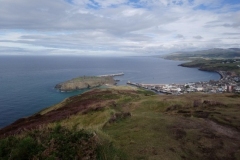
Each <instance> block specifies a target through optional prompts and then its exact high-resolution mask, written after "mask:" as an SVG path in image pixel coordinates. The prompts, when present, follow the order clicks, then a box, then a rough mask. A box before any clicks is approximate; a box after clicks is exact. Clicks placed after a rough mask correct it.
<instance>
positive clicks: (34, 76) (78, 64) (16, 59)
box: [0, 56, 220, 128]
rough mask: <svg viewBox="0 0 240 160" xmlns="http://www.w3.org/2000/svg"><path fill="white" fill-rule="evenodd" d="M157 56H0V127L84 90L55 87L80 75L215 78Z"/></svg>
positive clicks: (186, 79)
mask: <svg viewBox="0 0 240 160" xmlns="http://www.w3.org/2000/svg"><path fill="white" fill-rule="evenodd" d="M181 63H183V62H180V61H172V60H165V59H162V58H158V57H97V56H95V57H94V56H91V57H87V56H0V128H2V127H4V126H7V125H9V124H11V123H13V122H14V121H16V120H17V119H19V118H22V117H27V116H30V115H32V114H34V113H36V112H39V111H40V110H42V109H44V108H46V107H49V106H52V105H54V104H57V103H59V102H61V101H62V100H64V99H65V98H67V97H70V96H73V95H76V94H81V93H83V92H84V91H86V90H80V91H74V92H59V91H58V90H56V89H54V86H55V85H56V84H58V83H60V82H64V81H66V80H70V79H72V78H75V77H79V76H97V75H105V74H114V73H121V72H123V73H124V75H123V76H118V77H115V79H117V80H119V82H118V84H117V85H126V83H127V82H128V81H131V82H136V83H154V84H165V83H166V84H169V83H181V84H182V83H187V82H197V81H209V80H218V79H220V75H219V74H217V73H214V72H205V71H200V70H198V69H197V68H186V67H181V66H178V65H179V64H181Z"/></svg>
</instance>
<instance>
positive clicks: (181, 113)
mask: <svg viewBox="0 0 240 160" xmlns="http://www.w3.org/2000/svg"><path fill="white" fill-rule="evenodd" d="M239 104H240V96H239V95H237V94H214V95H212V94H200V93H196V94H184V95H180V96H170V95H156V94H154V93H153V92H150V91H145V90H140V89H137V88H134V87H130V86H129V87H113V88H112V89H94V90H90V91H88V92H86V93H84V94H81V95H78V96H74V97H70V98H68V99H66V100H64V101H63V102H61V103H59V104H57V105H55V106H52V107H49V108H46V109H44V110H43V111H41V112H39V113H37V114H35V115H33V116H30V117H26V118H22V119H20V120H18V121H16V122H14V123H13V124H11V125H9V126H6V127H5V128H2V129H1V130H0V157H2V158H3V159H8V158H9V157H11V158H12V159H14V158H15V159H46V158H49V159H50V158H51V159H91V160H92V159H93V160H94V159H105V160H107V159H196V160H198V159H199V160H200V159H206V160H212V159H239V158H240V149H239V148H240V138H239V137H240V125H239V124H240V114H239V112H240V110H239Z"/></svg>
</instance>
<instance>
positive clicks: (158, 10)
mask: <svg viewBox="0 0 240 160" xmlns="http://www.w3.org/2000/svg"><path fill="white" fill-rule="evenodd" d="M238 47H239V48H240V1H239V0H0V55H98V56H103V55H110V56H116V55H119V56H121V55H123V56H126V55H161V54H165V53H171V52H176V51H192V50H203V49H210V48H238Z"/></svg>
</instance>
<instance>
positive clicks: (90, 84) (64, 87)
mask: <svg viewBox="0 0 240 160" xmlns="http://www.w3.org/2000/svg"><path fill="white" fill-rule="evenodd" d="M105 84H111V85H113V84H116V81H115V80H114V79H113V77H110V76H109V77H85V76H84V77H78V78H74V79H72V80H69V81H66V82H63V83H59V84H57V85H56V86H55V88H56V89H59V90H60V91H73V90H80V89H87V88H94V87H99V86H102V85H105Z"/></svg>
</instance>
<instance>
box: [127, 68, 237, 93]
mask: <svg viewBox="0 0 240 160" xmlns="http://www.w3.org/2000/svg"><path fill="white" fill-rule="evenodd" d="M217 72H218V73H219V74H220V75H221V79H220V80H218V81H214V80H210V81H208V82H206V81H204V82H201V81H200V82H189V83H185V84H175V83H173V84H143V83H133V82H130V81H128V82H127V84H128V85H133V86H136V87H139V88H143V89H147V90H152V91H155V92H156V93H163V94H174V95H179V94H184V93H191V92H204V93H226V92H227V93H240V85H239V83H238V82H240V77H239V76H232V75H231V74H229V73H228V72H226V71H217Z"/></svg>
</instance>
